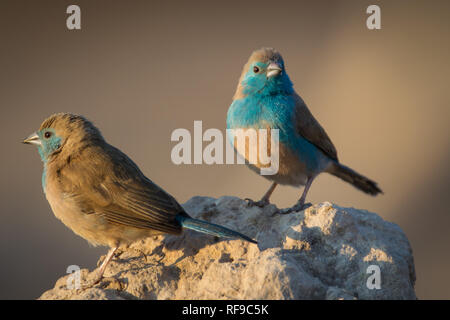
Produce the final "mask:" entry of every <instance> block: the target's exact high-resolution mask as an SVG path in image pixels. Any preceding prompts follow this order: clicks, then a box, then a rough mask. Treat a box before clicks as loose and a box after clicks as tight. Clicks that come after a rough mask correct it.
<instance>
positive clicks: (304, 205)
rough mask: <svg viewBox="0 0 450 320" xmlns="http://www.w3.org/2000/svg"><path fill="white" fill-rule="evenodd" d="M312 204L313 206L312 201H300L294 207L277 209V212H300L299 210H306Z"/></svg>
mask: <svg viewBox="0 0 450 320" xmlns="http://www.w3.org/2000/svg"><path fill="white" fill-rule="evenodd" d="M311 206H312V203H310V202H308V203H300V202H299V203H297V204H296V205H294V206H293V207H290V208H285V209H280V210H278V211H277V213H279V214H288V213H292V212H299V211H302V210H305V209H307V208H309V207H311Z"/></svg>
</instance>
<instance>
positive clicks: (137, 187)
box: [59, 145, 187, 234]
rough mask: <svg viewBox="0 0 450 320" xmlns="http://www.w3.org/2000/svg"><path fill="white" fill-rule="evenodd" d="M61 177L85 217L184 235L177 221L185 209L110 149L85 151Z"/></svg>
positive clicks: (68, 194)
mask: <svg viewBox="0 0 450 320" xmlns="http://www.w3.org/2000/svg"><path fill="white" fill-rule="evenodd" d="M59 174H60V177H59V180H60V181H61V184H62V185H63V186H64V187H63V188H64V189H65V190H64V191H63V192H64V194H65V195H66V197H70V198H71V199H72V200H73V201H75V203H76V205H77V206H78V207H79V208H80V210H81V211H82V212H83V213H85V214H98V215H101V216H103V217H104V218H105V219H106V220H108V221H110V222H112V223H117V224H122V225H126V226H130V227H135V228H148V229H153V230H158V231H161V232H165V233H174V234H178V233H180V232H181V226H180V224H179V223H178V222H177V221H176V220H175V217H176V216H177V215H178V214H180V215H185V216H187V214H186V213H185V211H184V210H183V208H182V207H181V206H180V205H179V204H178V202H177V201H176V200H175V199H174V198H173V197H172V196H171V195H169V194H168V193H167V192H165V191H164V190H163V189H162V188H160V187H159V186H157V185H156V184H154V183H153V182H152V181H151V180H150V179H148V178H146V177H145V176H144V175H143V174H142V172H141V171H140V170H139V168H138V167H137V165H136V164H135V163H134V162H133V161H132V160H131V159H130V158H128V157H127V156H126V155H125V154H124V153H122V152H121V151H120V150H118V149H116V148H114V147H112V146H110V145H106V146H104V147H101V148H100V147H92V148H86V149H85V150H83V152H82V154H78V155H77V156H75V157H74V158H73V160H72V161H71V162H70V164H69V165H66V166H65V167H63V168H62V169H61V170H60V173H59Z"/></svg>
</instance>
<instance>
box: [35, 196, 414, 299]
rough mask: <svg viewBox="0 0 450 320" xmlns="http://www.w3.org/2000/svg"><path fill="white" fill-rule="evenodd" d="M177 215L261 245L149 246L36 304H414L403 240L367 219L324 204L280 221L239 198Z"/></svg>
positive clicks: (202, 203)
mask: <svg viewBox="0 0 450 320" xmlns="http://www.w3.org/2000/svg"><path fill="white" fill-rule="evenodd" d="M184 208H185V209H186V211H187V212H188V213H189V214H190V215H192V216H193V217H196V218H199V219H203V220H207V221H210V222H213V223H217V224H220V225H223V226H226V227H229V228H231V229H233V230H236V231H239V232H242V233H244V234H246V235H248V236H250V237H253V238H254V239H257V240H258V242H259V243H258V245H255V244H252V243H247V242H244V241H240V240H229V239H217V238H214V237H211V236H208V235H204V234H201V233H197V232H194V231H190V230H186V231H185V232H184V233H183V234H182V235H181V236H171V235H167V236H158V237H152V238H147V239H145V240H142V241H140V242H136V243H134V244H132V245H131V246H130V248H128V249H126V250H124V251H123V252H122V253H121V254H120V255H119V256H117V257H116V258H114V259H113V260H112V261H111V263H110V264H109V266H108V268H107V269H106V272H105V279H103V280H102V281H101V282H100V283H99V284H97V285H95V286H94V287H92V288H89V289H78V290H75V289H72V290H71V289H68V288H67V278H68V277H69V275H67V276H65V277H62V278H61V279H59V280H58V281H57V282H56V285H55V287H54V288H53V289H51V290H49V291H47V292H45V293H44V294H43V295H42V296H41V297H40V299H136V298H137V299H416V295H415V292H414V282H415V271H414V262H413V256H412V251H411V247H410V244H409V242H408V239H407V238H406V236H405V234H404V233H403V232H402V230H401V229H400V227H399V226H397V225H396V224H393V223H390V222H386V221H384V220H383V219H382V218H380V217H379V216H378V215H376V214H374V213H370V212H367V211H365V210H357V209H353V208H342V207H339V206H337V205H334V204H331V203H328V202H324V203H321V204H317V205H314V206H311V207H309V208H308V209H306V210H303V211H300V212H294V213H290V214H285V215H282V214H277V213H276V212H277V208H276V207H275V206H274V205H269V206H266V207H264V208H259V207H248V205H247V202H246V201H244V200H241V199H239V198H236V197H221V198H219V199H213V198H208V197H194V198H192V199H190V200H189V201H188V202H187V203H186V204H185V205H184ZM374 270H375V271H374ZM378 271H379V272H378ZM81 274H82V279H83V280H85V279H89V276H90V275H91V274H92V273H91V274H89V273H88V271H87V270H85V269H84V270H82V273H81ZM377 275H379V279H380V281H379V282H378V283H377V280H376V277H377ZM83 280H82V282H83ZM368 282H369V285H368ZM371 284H372V285H371ZM373 284H379V289H377V286H376V285H375V287H374V285H373Z"/></svg>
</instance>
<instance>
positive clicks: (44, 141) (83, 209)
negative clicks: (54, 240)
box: [23, 113, 256, 282]
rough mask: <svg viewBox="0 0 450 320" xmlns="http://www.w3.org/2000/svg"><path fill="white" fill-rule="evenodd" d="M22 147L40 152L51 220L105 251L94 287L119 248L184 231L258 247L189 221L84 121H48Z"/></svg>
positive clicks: (63, 115)
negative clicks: (27, 146)
mask: <svg viewBox="0 0 450 320" xmlns="http://www.w3.org/2000/svg"><path fill="white" fill-rule="evenodd" d="M23 142H24V143H28V144H34V145H37V146H38V151H39V154H40V156H41V158H42V161H43V162H44V172H43V175H42V187H43V189H44V192H45V195H46V197H47V200H48V202H49V203H50V206H51V208H52V210H53V213H54V214H55V216H56V217H57V218H58V219H60V220H61V221H62V222H63V223H64V224H65V225H66V226H67V227H69V228H70V229H71V230H72V231H74V232H75V233H76V234H77V235H79V236H81V237H82V238H84V239H86V240H88V241H89V242H90V243H91V244H93V245H94V246H97V245H101V246H108V247H110V248H111V249H110V251H109V252H108V254H107V256H106V258H105V260H104V261H103V263H102V265H101V266H100V268H99V269H98V276H97V279H96V282H98V281H99V280H100V279H101V278H102V276H103V273H104V271H105V268H106V266H107V264H108V262H109V261H110V260H111V258H112V257H113V255H114V252H115V251H116V250H117V248H119V247H121V246H127V245H129V244H130V243H132V242H134V241H137V240H139V239H142V238H145V237H148V236H152V235H157V234H163V233H169V234H180V233H181V232H182V230H183V228H187V229H193V230H195V231H199V232H203V233H207V234H210V235H214V236H218V237H230V238H237V239H242V240H245V241H250V242H253V243H256V241H254V240H252V239H250V238H249V237H247V236H245V235H243V234H240V233H238V232H236V231H232V230H229V229H227V228H224V227H221V226H218V225H215V224H211V223H208V222H206V221H201V220H197V219H193V218H191V217H190V216H189V215H188V214H187V213H186V212H185V211H184V209H183V208H182V207H181V205H180V204H179V203H178V202H177V201H176V200H175V198H173V197H172V196H171V195H170V194H168V193H167V192H166V191H164V190H163V189H162V188H160V187H159V186H157V185H156V184H155V183H153V182H152V181H151V180H150V179H148V178H147V177H146V176H144V174H143V173H142V172H141V170H139V168H138V166H137V165H136V164H135V163H134V162H133V161H132V160H131V159H130V158H128V157H127V156H126V155H125V154H124V153H123V152H121V151H120V150H118V149H117V148H115V147H113V146H111V145H110V144H108V143H107V142H106V141H105V140H104V138H103V136H102V135H101V133H100V131H99V130H98V129H97V128H96V127H95V126H94V125H93V124H92V123H91V122H89V121H88V120H86V119H85V118H83V117H82V116H78V115H73V114H68V113H59V114H55V115H52V116H51V117H49V118H48V119H46V120H45V121H44V122H43V123H42V125H41V127H40V128H39V130H38V131H37V132H36V133H33V134H32V135H30V136H29V137H28V138H27V139H25V140H24V141H23Z"/></svg>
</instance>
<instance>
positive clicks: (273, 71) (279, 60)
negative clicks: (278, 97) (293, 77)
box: [234, 48, 293, 99]
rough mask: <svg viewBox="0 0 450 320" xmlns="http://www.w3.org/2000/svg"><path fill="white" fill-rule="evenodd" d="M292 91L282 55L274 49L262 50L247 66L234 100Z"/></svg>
mask: <svg viewBox="0 0 450 320" xmlns="http://www.w3.org/2000/svg"><path fill="white" fill-rule="evenodd" d="M292 90H293V89H292V82H291V81H290V79H289V77H288V75H287V73H286V69H285V65H284V60H283V57H282V56H281V54H280V53H279V52H278V51H276V50H275V49H273V48H262V49H259V50H256V51H254V52H253V53H252V55H251V56H250V58H249V59H248V62H247V63H246V64H245V66H244V69H243V70H242V74H241V78H240V79H239V84H238V88H237V90H236V94H235V96H234V99H242V98H244V97H246V96H249V95H253V94H260V95H273V94H277V93H286V94H289V93H291V92H292Z"/></svg>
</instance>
